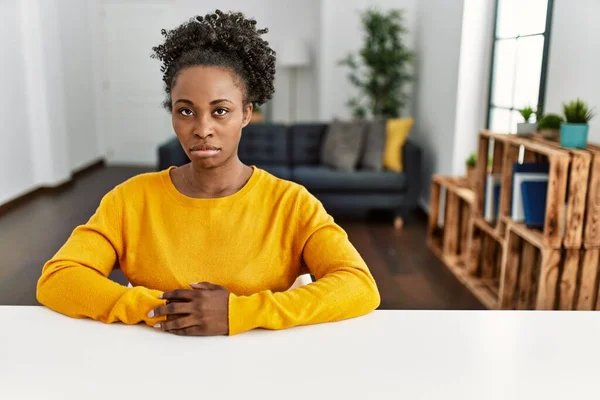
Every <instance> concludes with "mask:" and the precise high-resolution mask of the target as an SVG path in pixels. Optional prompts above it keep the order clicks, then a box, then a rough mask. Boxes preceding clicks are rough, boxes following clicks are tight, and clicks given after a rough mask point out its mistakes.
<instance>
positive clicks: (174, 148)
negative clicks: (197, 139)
mask: <svg viewBox="0 0 600 400" xmlns="http://www.w3.org/2000/svg"><path fill="white" fill-rule="evenodd" d="M189 161H190V159H189V158H188V156H187V154H185V151H183V148H182V147H181V143H179V139H177V137H174V138H172V139H169V140H168V141H167V142H165V143H163V144H161V145H160V146H159V147H158V171H162V170H164V169H167V168H169V167H170V166H172V165H174V166H176V167H180V166H182V165H184V164H187V163H188V162H189Z"/></svg>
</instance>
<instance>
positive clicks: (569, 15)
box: [544, 0, 600, 143]
mask: <svg viewBox="0 0 600 400" xmlns="http://www.w3.org/2000/svg"><path fill="white" fill-rule="evenodd" d="M553 14H554V15H553V19H552V31H551V35H550V53H549V62H548V77H547V80H546V102H545V108H544V111H545V112H546V113H549V112H555V113H559V114H562V103H564V102H567V101H570V100H574V99H575V98H577V97H580V98H581V99H583V100H585V101H587V102H588V104H589V105H590V106H592V107H595V111H596V112H597V113H598V114H597V115H596V117H595V118H594V119H592V120H591V121H590V132H589V140H590V141H592V142H596V143H600V75H598V74H599V71H600V42H599V41H598V38H599V37H600V26H599V25H598V22H597V17H598V15H600V2H599V1H597V0H554V10H553Z"/></svg>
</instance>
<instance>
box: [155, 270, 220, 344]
mask: <svg viewBox="0 0 600 400" xmlns="http://www.w3.org/2000/svg"><path fill="white" fill-rule="evenodd" d="M190 286H191V287H192V288H193V290H190V289H178V290H173V291H171V292H165V293H163V295H162V296H161V298H162V299H165V300H167V304H166V305H164V306H160V307H157V308H155V309H153V310H151V311H150V312H149V313H148V316H149V317H150V318H152V317H158V316H162V315H166V316H167V321H164V322H159V323H158V324H156V325H154V327H155V328H157V329H161V330H163V331H167V332H170V333H174V334H176V335H185V336H213V335H228V334H229V291H228V290H227V289H225V288H224V287H221V286H217V285H213V284H212V283H208V282H202V283H192V284H191V285H190Z"/></svg>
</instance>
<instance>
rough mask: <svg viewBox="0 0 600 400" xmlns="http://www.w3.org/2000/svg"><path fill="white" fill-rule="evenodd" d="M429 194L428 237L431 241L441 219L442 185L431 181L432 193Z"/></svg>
mask: <svg viewBox="0 0 600 400" xmlns="http://www.w3.org/2000/svg"><path fill="white" fill-rule="evenodd" d="M429 193H430V194H429V219H428V223H427V237H428V238H429V239H431V238H432V237H433V235H434V233H435V231H436V229H437V227H438V219H439V217H440V184H439V183H437V182H436V181H435V180H432V181H431V191H430V192H429Z"/></svg>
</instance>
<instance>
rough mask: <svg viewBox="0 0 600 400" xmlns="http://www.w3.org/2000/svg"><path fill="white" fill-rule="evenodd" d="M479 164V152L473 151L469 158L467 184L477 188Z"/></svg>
mask: <svg viewBox="0 0 600 400" xmlns="http://www.w3.org/2000/svg"><path fill="white" fill-rule="evenodd" d="M476 165H477V154H476V153H471V154H470V155H469V158H467V161H466V166H467V184H468V185H469V187H470V188H472V189H473V188H475V181H476V179H477V172H476V168H475V166H476Z"/></svg>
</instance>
